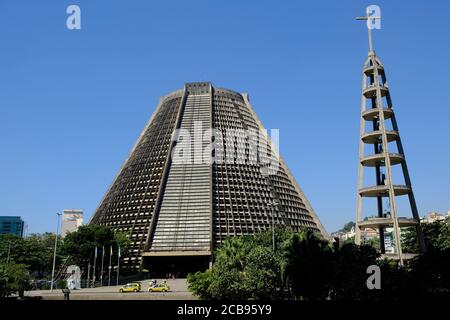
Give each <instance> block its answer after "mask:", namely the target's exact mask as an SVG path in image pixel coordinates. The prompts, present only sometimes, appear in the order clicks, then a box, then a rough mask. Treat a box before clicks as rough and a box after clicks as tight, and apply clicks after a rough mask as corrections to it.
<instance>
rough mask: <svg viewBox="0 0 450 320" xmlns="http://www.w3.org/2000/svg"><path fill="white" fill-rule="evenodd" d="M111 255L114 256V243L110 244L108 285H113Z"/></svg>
mask: <svg viewBox="0 0 450 320" xmlns="http://www.w3.org/2000/svg"><path fill="white" fill-rule="evenodd" d="M111 257H112V245H110V246H109V267H108V269H109V270H108V287H109V286H110V285H111V269H112V267H111Z"/></svg>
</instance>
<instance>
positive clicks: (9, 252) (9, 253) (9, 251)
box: [6, 240, 11, 265]
mask: <svg viewBox="0 0 450 320" xmlns="http://www.w3.org/2000/svg"><path fill="white" fill-rule="evenodd" d="M10 255H11V240H9V241H8V257H7V258H6V265H9V256H10Z"/></svg>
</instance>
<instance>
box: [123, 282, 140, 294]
mask: <svg viewBox="0 0 450 320" xmlns="http://www.w3.org/2000/svg"><path fill="white" fill-rule="evenodd" d="M138 291H141V284H140V283H127V284H126V285H124V286H122V287H120V289H119V292H121V293H122V292H138Z"/></svg>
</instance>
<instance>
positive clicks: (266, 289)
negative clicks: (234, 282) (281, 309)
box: [244, 246, 281, 299]
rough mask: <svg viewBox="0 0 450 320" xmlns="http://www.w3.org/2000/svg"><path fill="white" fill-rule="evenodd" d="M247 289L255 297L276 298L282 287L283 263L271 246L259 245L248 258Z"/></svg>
mask: <svg viewBox="0 0 450 320" xmlns="http://www.w3.org/2000/svg"><path fill="white" fill-rule="evenodd" d="M244 274H245V276H246V277H245V286H246V291H247V292H248V293H249V294H250V295H251V297H252V298H254V299H274V298H276V297H277V295H278V293H279V290H280V288H281V265H280V263H279V260H277V258H276V256H275V255H274V254H273V251H272V250H270V249H269V248H266V247H262V246H257V247H256V248H255V249H254V250H252V251H251V252H250V253H249V255H248V256H247V259H246V265H245V269H244Z"/></svg>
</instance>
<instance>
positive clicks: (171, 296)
mask: <svg viewBox="0 0 450 320" xmlns="http://www.w3.org/2000/svg"><path fill="white" fill-rule="evenodd" d="M157 280H158V283H161V282H162V281H163V279H157ZM137 282H140V283H141V286H142V290H141V291H140V292H136V293H134V292H127V293H120V292H119V288H120V286H119V287H118V286H110V287H98V288H88V289H81V290H72V291H71V293H70V300H194V299H196V297H194V296H193V295H192V293H191V292H189V290H188V289H187V283H186V279H175V280H167V283H168V285H169V286H170V292H148V291H147V290H148V284H149V282H150V279H149V280H143V281H137ZM25 296H28V297H42V299H44V300H64V294H63V293H62V291H61V289H55V290H53V292H51V291H50V290H33V291H27V292H25Z"/></svg>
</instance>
